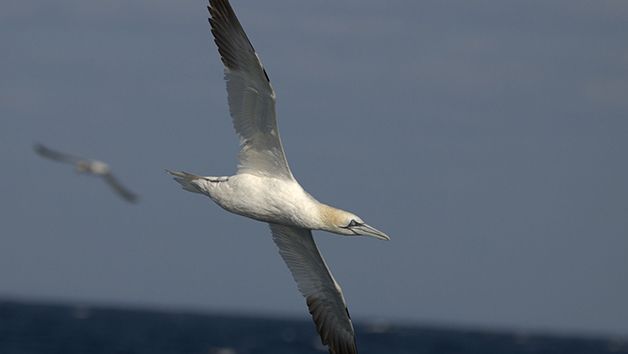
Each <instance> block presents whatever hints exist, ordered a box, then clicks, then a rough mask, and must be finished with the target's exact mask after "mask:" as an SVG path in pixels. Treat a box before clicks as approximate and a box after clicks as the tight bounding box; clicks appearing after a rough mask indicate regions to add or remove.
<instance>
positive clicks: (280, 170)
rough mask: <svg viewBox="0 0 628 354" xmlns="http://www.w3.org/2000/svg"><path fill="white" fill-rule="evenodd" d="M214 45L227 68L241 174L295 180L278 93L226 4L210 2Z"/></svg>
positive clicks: (210, 0) (216, 1) (226, 73)
mask: <svg viewBox="0 0 628 354" xmlns="http://www.w3.org/2000/svg"><path fill="white" fill-rule="evenodd" d="M209 3H210V5H211V6H210V7H208V9H209V12H210V15H211V18H210V19H209V23H210V24H211V27H212V34H213V35H214V42H216V45H217V46H218V52H220V56H221V57H222V62H223V63H224V65H225V80H226V81H227V94H228V96H229V97H228V101H229V111H230V113H231V117H232V118H233V125H234V127H235V130H236V133H238V135H239V137H240V145H242V150H241V151H240V153H239V154H238V160H239V161H240V166H239V169H238V173H243V172H245V173H251V174H255V175H261V176H269V177H277V178H285V179H292V178H293V177H292V173H291V172H290V168H289V167H288V162H287V161H286V157H285V155H284V151H283V147H282V145H281V140H280V138H279V131H278V129H277V118H276V115H275V92H274V91H273V88H272V86H271V84H270V81H269V79H268V76H267V75H266V71H265V70H264V68H263V67H262V63H261V62H260V60H259V57H258V56H257V53H255V50H254V49H253V46H252V45H251V43H250V42H249V39H248V37H247V36H246V33H244V29H243V28H242V26H241V25H240V22H239V21H238V18H237V17H236V15H235V13H234V12H233V9H232V8H231V5H230V4H229V2H228V1H227V0H209Z"/></svg>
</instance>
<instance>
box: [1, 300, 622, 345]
mask: <svg viewBox="0 0 628 354" xmlns="http://www.w3.org/2000/svg"><path fill="white" fill-rule="evenodd" d="M354 325H355V330H356V341H357V344H358V351H359V353H361V354H370V353H373V354H374V353H382V354H385V353H425V354H437V353H438V354H448V353H460V354H467V353H469V354H470V353H482V354H493V353H495V354H506V353H515V354H516V353H548V354H549V353H552V354H561V353H565V354H579V353H617V352H620V353H621V352H624V353H628V343H626V342H620V341H616V340H615V341H613V340H608V339H602V338H600V339H584V338H568V337H551V336H542V335H522V334H515V333H490V332H481V331H465V330H444V329H430V328H422V327H408V326H395V325H388V324H380V325H373V324H363V323H359V322H357V323H354ZM42 353H46V354H56V353H59V354H74V353H76V354H90V353H94V354H100V353H102V354H105V353H107V354H117V353H125V354H135V353H137V354H144V353H145V354H149V353H150V354H162V353H163V354H173V353H186V354H188V353H189V354H262V353H264V354H270V353H273V354H288V353H299V354H308V353H311V354H321V353H327V350H326V349H325V348H323V347H322V346H321V344H320V340H319V338H318V335H317V333H316V330H315V327H314V323H313V322H310V321H299V320H286V319H272V318H259V317H239V316H225V315H207V314H202V315H201V314H190V313H173V312H156V311H147V310H129V309H116V308H104V307H85V306H63V305H49V304H33V303H18V302H0V354H42Z"/></svg>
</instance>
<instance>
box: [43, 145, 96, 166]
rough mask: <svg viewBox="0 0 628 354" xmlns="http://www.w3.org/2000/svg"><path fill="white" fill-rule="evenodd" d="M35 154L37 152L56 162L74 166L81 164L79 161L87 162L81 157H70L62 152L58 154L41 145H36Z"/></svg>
mask: <svg viewBox="0 0 628 354" xmlns="http://www.w3.org/2000/svg"><path fill="white" fill-rule="evenodd" d="M35 152H37V153H38V154H39V155H41V156H43V157H45V158H48V159H51V160H55V161H59V162H63V163H69V164H72V165H76V164H77V163H79V161H85V160H86V159H85V158H83V157H80V156H75V155H68V154H64V153H62V152H58V151H55V150H52V149H49V148H47V147H45V146H43V145H41V144H35Z"/></svg>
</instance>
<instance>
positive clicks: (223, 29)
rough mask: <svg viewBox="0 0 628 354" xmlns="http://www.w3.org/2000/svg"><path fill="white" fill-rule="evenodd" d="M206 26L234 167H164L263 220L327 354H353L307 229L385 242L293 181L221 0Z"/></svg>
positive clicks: (342, 311) (271, 115)
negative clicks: (232, 171)
mask: <svg viewBox="0 0 628 354" xmlns="http://www.w3.org/2000/svg"><path fill="white" fill-rule="evenodd" d="M209 3H210V7H208V10H209V12H210V15H211V17H210V19H209V23H210V24H211V28H212V33H213V35H214V38H215V40H214V41H215V43H216V45H217V46H218V51H219V53H220V55H221V58H222V62H223V63H224V65H225V80H226V81H227V93H228V102H229V111H230V113H231V117H232V118H233V125H234V127H235V130H236V132H237V134H238V135H239V137H240V144H241V146H242V149H241V151H240V153H239V154H238V160H239V162H240V164H239V165H238V171H237V173H236V175H234V176H228V177H201V176H198V175H194V174H191V173H186V172H181V173H177V172H172V171H168V170H167V171H166V172H167V173H170V174H172V175H174V176H177V177H175V178H174V179H175V180H176V181H177V182H179V183H180V184H181V185H182V186H183V189H185V190H187V191H190V192H194V193H201V194H205V195H207V196H209V197H210V198H211V199H212V200H213V201H214V202H216V203H217V204H218V205H219V206H221V207H222V208H224V209H225V210H227V211H229V212H232V213H235V214H239V215H242V216H246V217H248V218H252V219H255V220H259V221H264V222H267V223H269V224H270V230H271V232H272V235H273V240H274V241H275V243H276V244H277V246H279V253H280V254H281V256H282V257H283V259H284V261H285V262H286V264H287V265H288V268H290V271H291V272H292V275H293V276H294V279H295V280H296V282H297V284H298V287H299V290H300V291H301V293H302V294H303V296H304V297H305V298H306V299H307V305H308V307H309V310H310V313H311V314H312V317H313V319H314V322H315V323H316V329H317V331H318V333H319V334H320V336H321V341H322V343H323V344H324V345H327V346H329V351H330V353H336V354H345V353H357V348H356V345H355V335H354V331H353V325H352V324H351V319H350V317H349V312H348V311H347V307H346V303H345V300H344V297H343V295H342V290H341V289H340V286H338V283H336V281H335V280H334V277H333V276H332V275H331V273H330V272H329V269H328V268H327V265H326V264H325V261H324V260H323V257H322V256H321V254H320V252H319V250H318V247H317V246H316V243H315V242H314V239H313V238H312V231H311V230H324V231H329V232H333V233H336V234H340V235H350V236H353V235H365V236H372V237H375V238H379V239H382V240H390V239H389V238H388V236H386V234H384V233H383V232H381V231H378V230H376V229H375V228H373V227H371V226H369V225H367V224H365V223H364V221H362V219H360V218H359V217H358V216H356V215H354V214H351V213H348V212H346V211H342V210H339V209H336V208H332V207H330V206H328V205H325V204H322V203H320V202H318V201H317V200H316V199H314V198H313V197H312V196H311V195H309V194H308V193H307V192H306V191H305V190H303V188H302V187H301V186H300V185H299V183H298V182H297V181H296V180H295V179H294V177H293V176H292V173H291V172H290V169H289V168H288V162H287V161H286V158H285V155H284V151H283V147H282V145H281V140H280V138H279V131H278V130H277V119H276V116H275V92H274V91H273V88H272V86H271V84H270V81H269V79H268V76H267V75H266V71H265V70H264V68H263V67H262V64H261V62H260V60H259V57H258V56H257V53H256V52H255V50H254V49H253V47H252V46H251V43H250V42H249V39H248V37H247V36H246V34H245V33H244V29H243V28H242V26H241V25H240V22H239V21H238V19H237V17H236V15H235V13H234V12H233V9H232V8H231V5H230V4H229V2H228V1H227V0H209Z"/></svg>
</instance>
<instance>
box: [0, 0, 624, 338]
mask: <svg viewBox="0 0 628 354" xmlns="http://www.w3.org/2000/svg"><path fill="white" fill-rule="evenodd" d="M232 5H233V7H234V9H235V11H236V14H237V15H238V16H239V18H240V21H241V22H242V24H243V27H244V28H245V30H246V31H247V34H248V36H249V38H250V40H251V42H252V43H253V46H254V47H255V49H256V50H257V52H258V54H259V56H260V58H261V60H262V62H263V64H264V66H265V68H266V71H267V73H268V75H269V77H270V80H271V83H272V84H273V86H274V88H275V91H276V94H277V114H278V122H279V128H280V131H281V136H282V140H283V146H284V149H285V151H286V155H287V158H288V161H289V164H290V167H291V169H292V172H293V174H294V176H295V177H296V178H297V180H298V181H299V182H300V183H301V185H302V186H303V187H304V188H305V189H306V190H307V191H308V192H309V193H310V194H312V195H313V196H314V197H316V198H317V199H318V200H319V201H321V202H323V203H326V204H329V205H332V206H335V207H338V208H341V209H344V210H348V211H351V212H353V213H355V214H357V215H359V216H360V217H361V218H362V219H363V220H364V221H365V222H367V223H368V224H370V225H372V226H374V227H375V228H377V229H379V230H382V231H384V232H386V233H387V234H388V235H389V236H390V237H391V239H392V241H391V242H383V241H380V240H376V239H372V238H366V237H343V236H339V235H334V234H329V233H324V232H318V231H317V232H315V233H314V237H315V239H316V241H317V243H318V244H319V247H320V249H321V252H322V254H323V256H324V258H325V260H326V261H327V263H328V266H329V268H330V270H331V271H332V273H333V275H334V277H335V278H336V280H337V281H338V283H339V284H340V286H341V287H342V289H343V292H344V295H345V298H346V301H347V305H348V308H349V311H350V312H351V315H352V318H353V319H354V320H355V321H369V320H374V319H383V320H390V321H395V322H398V323H411V324H419V325H434V326H441V327H449V326H454V327H461V328H478V329H498V330H520V331H536V332H545V333H559V334H583V335H591V336H597V335H604V336H621V337H628V306H626V299H628V281H627V279H628V274H627V271H628V257H627V255H628V183H627V181H628V138H627V136H628V41H627V40H626V33H628V2H626V1H623V0H617V1H612V0H607V1H599V2H593V1H578V0H569V1H526V2H515V3H513V2H503V1H498V0H483V1H474V2H454V1H429V2H419V1H414V0H412V1H410V0H402V1H395V2H392V3H391V2H381V1H372V0H365V1H357V0H343V1H331V0H321V1H317V2H311V1H310V2H301V1H288V0H269V1H264V2H260V1H252V0H234V1H233V2H232ZM207 16H208V14H207V10H206V3H205V2H204V1H200V0H194V1H186V2H175V1H164V0H150V1H149V0H124V1H122V0H112V1H106V2H103V1H98V2H96V1H84V0H80V1H79V0H68V1H63V2H59V1H54V2H52V1H43V0H37V1H36V0H5V1H3V2H2V4H1V5H0V33H2V36H0V48H3V54H2V55H0V117H1V118H0V126H1V129H0V162H1V164H2V166H3V167H2V169H0V181H2V183H1V184H0V195H1V196H2V197H1V198H0V224H1V225H2V228H1V230H2V232H1V233H0V299H19V300H25V301H61V302H67V303H82V304H105V305H114V306H125V307H135V306H140V307H144V308H155V309H166V310H173V311H178V310H185V311H188V310H189V311H201V312H208V313H214V312H221V313H224V312H229V313H237V314H255V315H264V316H266V315H268V316H281V317H294V318H303V319H307V318H309V314H308V312H307V308H306V305H305V300H304V298H302V297H301V295H300V293H299V292H298V290H297V287H296V284H295V283H294V281H293V278H292V276H291V275H290V272H289V271H288V269H287V267H286V266H285V264H284V262H283V260H282V259H281V257H280V256H279V254H278V249H277V248H276V246H275V244H274V243H273V241H272V238H271V235H270V231H269V229H268V226H267V225H265V224H263V223H260V222H257V221H253V220H248V219H245V218H242V217H239V216H236V215H232V214H229V213H227V212H226V211H224V210H222V209H221V208H220V207H218V206H217V205H215V204H214V203H213V202H212V201H211V200H210V199H209V198H207V197H205V196H202V195H198V194H192V193H188V192H185V191H183V190H182V189H181V188H180V186H179V185H178V184H177V183H176V182H174V181H173V180H172V179H171V178H170V176H168V175H166V174H165V173H164V170H165V169H170V170H175V171H179V170H184V171H188V172H192V173H196V174H201V175H210V176H223V175H224V176H228V175H231V174H234V173H235V171H236V163H237V161H236V155H237V152H238V150H239V147H238V139H237V137H236V135H235V133H234V130H233V126H232V123H231V120H230V118H229V115H228V108H227V98H226V90H225V83H224V81H223V66H222V63H221V62H220V58H219V55H218V52H217V50H216V47H215V45H214V43H213V38H212V37H211V33H210V29H209V25H208V23H207ZM37 142H39V143H42V144H44V145H46V146H48V147H50V148H53V149H57V150H59V151H62V152H67V153H72V154H76V155H82V156H87V157H90V158H94V159H99V160H102V161H106V162H107V163H109V164H110V165H111V166H112V168H113V170H114V173H115V174H116V176H117V177H118V178H119V179H120V180H121V182H122V183H123V184H125V185H126V186H127V187H128V188H129V189H131V190H133V191H134V192H136V193H137V194H138V195H139V197H140V200H139V203H138V204H136V205H132V204H129V203H125V202H124V201H123V200H122V199H120V198H119V197H118V196H116V195H115V194H114V193H112V192H111V191H110V190H109V189H108V188H107V186H106V185H105V183H103V182H102V181H101V180H98V179H97V178H94V177H89V176H82V175H80V174H78V173H76V172H75V171H74V170H73V168H72V166H69V165H63V164H58V163H55V162H52V161H49V160H45V159H43V158H41V157H40V156H38V155H37V154H35V153H34V151H33V145H34V144H35V143H37Z"/></svg>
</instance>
